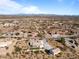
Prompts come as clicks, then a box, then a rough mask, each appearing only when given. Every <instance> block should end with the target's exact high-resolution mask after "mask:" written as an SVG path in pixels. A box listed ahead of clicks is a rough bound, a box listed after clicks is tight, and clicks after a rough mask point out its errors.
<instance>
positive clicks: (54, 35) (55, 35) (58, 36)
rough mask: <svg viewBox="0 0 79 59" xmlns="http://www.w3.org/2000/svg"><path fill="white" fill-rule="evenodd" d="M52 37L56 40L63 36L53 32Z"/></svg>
mask: <svg viewBox="0 0 79 59" xmlns="http://www.w3.org/2000/svg"><path fill="white" fill-rule="evenodd" d="M52 38H54V39H55V40H59V39H60V38H61V35H60V34H52Z"/></svg>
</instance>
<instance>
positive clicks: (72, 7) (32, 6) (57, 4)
mask: <svg viewBox="0 0 79 59" xmlns="http://www.w3.org/2000/svg"><path fill="white" fill-rule="evenodd" d="M0 14H5V15H8V14H56V15H79V0H0Z"/></svg>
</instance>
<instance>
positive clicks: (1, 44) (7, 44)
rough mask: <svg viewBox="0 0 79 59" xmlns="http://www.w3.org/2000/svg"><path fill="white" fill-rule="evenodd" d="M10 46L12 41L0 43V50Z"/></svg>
mask: <svg viewBox="0 0 79 59" xmlns="http://www.w3.org/2000/svg"><path fill="white" fill-rule="evenodd" d="M10 44H12V41H6V42H4V41H3V42H0V48H3V47H6V46H9V45H10Z"/></svg>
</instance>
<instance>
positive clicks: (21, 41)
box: [0, 15, 79, 59]
mask: <svg viewBox="0 0 79 59" xmlns="http://www.w3.org/2000/svg"><path fill="white" fill-rule="evenodd" d="M0 59H79V16H58V15H51V16H48V15H37V16H36V15H33V16H14V15H13V16H9V15H8V16H3V15H1V16H0Z"/></svg>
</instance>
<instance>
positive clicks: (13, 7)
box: [0, 0, 46, 14]
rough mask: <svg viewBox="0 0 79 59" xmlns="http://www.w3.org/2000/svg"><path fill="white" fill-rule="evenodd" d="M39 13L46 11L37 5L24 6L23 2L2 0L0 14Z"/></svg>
mask: <svg viewBox="0 0 79 59" xmlns="http://www.w3.org/2000/svg"><path fill="white" fill-rule="evenodd" d="M20 13H25V14H39V13H46V12H43V11H41V10H40V9H39V7H37V6H33V5H30V6H23V5H21V4H18V3H16V2H15V1H13V0H2V1H1V2H0V14H20Z"/></svg>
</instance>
